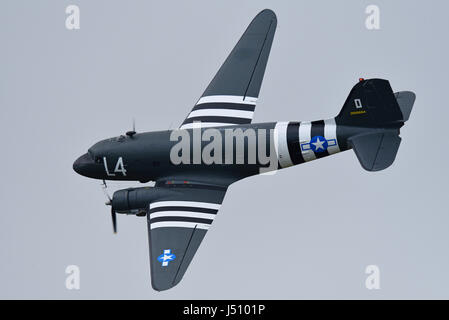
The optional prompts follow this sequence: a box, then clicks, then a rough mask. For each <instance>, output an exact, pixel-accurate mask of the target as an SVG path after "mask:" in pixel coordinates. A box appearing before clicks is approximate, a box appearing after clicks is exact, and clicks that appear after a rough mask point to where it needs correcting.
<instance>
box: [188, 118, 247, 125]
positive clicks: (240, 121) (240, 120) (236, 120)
mask: <svg viewBox="0 0 449 320" xmlns="http://www.w3.org/2000/svg"><path fill="white" fill-rule="evenodd" d="M194 121H201V122H203V123H204V122H219V123H229V124H231V123H232V124H246V123H251V119H246V118H238V117H217V116H202V117H191V118H187V119H186V120H184V123H183V125H184V124H186V123H191V122H194Z"/></svg>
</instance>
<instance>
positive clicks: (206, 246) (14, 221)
mask: <svg viewBox="0 0 449 320" xmlns="http://www.w3.org/2000/svg"><path fill="white" fill-rule="evenodd" d="M69 4H76V5H78V6H79V7H80V9H81V29H80V30H77V31H69V30H67V29H66V28H65V18H66V14H65V8H66V6H67V5H69ZM369 4H377V5H378V6H379V7H380V14H381V21H380V26H381V29H380V30H377V31H368V30H367V29H366V28H365V24H364V21H365V18H366V15H365V8H366V6H367V5H369ZM264 8H270V9H272V10H274V11H275V12H276V14H277V17H278V29H277V33H276V36H275V39H274V43H273V47H272V51H271V56H270V60H269V62H268V66H267V70H266V74H265V80H264V83H263V85H262V90H261V94H260V97H259V102H258V107H257V109H256V114H255V121H256V122H264V121H276V120H315V119H322V118H328V117H332V116H334V115H336V114H337V113H338V111H339V110H340V108H341V106H342V104H343V102H344V100H345V99H346V97H347V95H348V93H349V91H350V89H351V88H352V86H353V85H354V84H355V83H356V81H357V79H358V78H359V77H365V78H371V77H380V78H386V79H389V80H390V82H391V84H392V86H393V89H394V90H396V91H400V90H412V91H415V92H416V94H417V101H416V103H415V108H414V110H413V112H412V115H411V118H410V121H409V122H408V123H407V125H406V126H405V127H404V128H403V129H402V130H401V131H402V132H401V136H402V138H403V141H402V145H401V147H400V149H399V153H398V156H397V159H396V162H395V163H394V165H393V166H392V167H390V168H389V169H387V170H385V171H382V172H378V173H370V172H366V171H364V170H363V169H362V168H361V166H360V165H359V163H358V161H357V159H356V157H355V155H354V154H353V152H352V151H348V152H345V153H342V154H338V155H336V156H333V157H328V158H326V159H322V160H319V161H314V162H311V163H306V164H304V165H301V166H297V167H293V168H289V169H285V170H282V171H280V172H278V174H277V175H274V176H257V177H253V178H250V179H246V180H243V181H241V182H239V183H237V184H235V185H233V186H232V187H231V188H230V189H229V192H228V193H227V195H226V198H225V202H224V203H223V206H222V209H221V211H220V213H219V216H218V217H217V219H215V221H214V225H213V227H212V228H211V230H210V231H209V232H208V234H207V235H206V238H205V241H204V242H203V244H202V246H201V247H200V249H199V251H198V253H197V255H196V257H195V258H194V260H193V262H192V264H191V266H190V268H189V270H188V271H187V273H186V275H185V277H184V279H183V281H182V282H181V283H180V284H179V285H178V286H177V287H175V288H174V289H171V290H169V291H167V292H162V293H157V292H155V291H153V290H152V289H151V286H150V278H149V262H148V243H147V241H148V240H147V230H146V228H147V226H146V221H145V219H144V218H137V217H132V216H119V217H118V227H119V233H118V235H113V234H112V227H111V221H110V217H109V211H108V210H109V208H107V207H106V206H105V205H104V200H105V199H104V195H103V194H102V191H101V188H100V182H99V181H94V180H89V179H86V178H83V177H81V176H79V175H77V174H76V173H75V172H73V170H72V163H73V161H74V160H75V159H76V157H78V156H79V155H81V154H82V153H84V152H86V150H87V148H88V147H89V146H91V145H92V144H93V143H94V142H96V141H97V140H100V139H102V138H106V137H110V136H116V135H119V134H121V133H123V132H125V131H126V130H128V129H129V128H131V125H132V118H135V119H136V125H137V130H138V131H152V130H161V129H166V128H169V127H171V128H174V127H177V126H178V125H179V124H180V123H181V122H182V120H183V119H184V117H185V115H186V114H187V113H188V111H189V110H190V109H191V107H192V105H193V104H194V103H195V101H196V100H197V98H198V97H199V96H200V94H201V93H202V92H203V90H204V88H205V87H206V86H207V84H208V83H209V81H210V80H211V79H212V77H213V75H214V74H215V72H216V71H217V70H218V68H219V66H220V65H221V63H222V62H223V60H224V59H225V58H226V56H227V54H228V53H229V52H230V50H231V49H232V47H233V46H234V44H235V43H236V42H237V40H238V38H239V37H240V35H241V34H242V33H243V31H244V30H245V28H246V26H247V25H248V24H249V22H250V21H251V19H252V18H253V17H254V16H255V15H256V14H257V13H258V12H259V11H260V10H262V9H264ZM448 9H449V4H448V3H447V1H442V0H441V1H436V0H435V1H431V2H429V1H405V0H402V1H399V0H397V1H380V0H378V1H359V0H351V1H344V5H343V2H341V1H339V2H337V1H330V0H328V1H324V0H321V1H307V2H306V1H263V0H262V1H260V0H257V1H256V0H254V1H237V0H227V1H206V0H204V1H188V2H181V1H176V2H173V1H165V2H161V1H105V0H102V1H100V0H97V1H81V0H78V1H57V0H53V1H50V0H48V1H44V0H42V1H31V0H29V1H18V0H14V1H12V0H7V1H2V2H1V3H0V21H1V27H0V43H1V50H0V61H1V68H0V107H1V108H0V110H1V116H0V128H1V129H0V130H2V136H3V137H4V139H3V150H4V151H3V152H2V157H1V164H0V167H1V168H2V176H1V177H2V183H1V184H0V188H1V190H0V197H1V198H0V200H1V203H2V213H1V215H0V298H61V299H72V298H73V299H79V298H137V299H159V298H162V299H175V298H176V299H182V298H184V299H189V298H194V299H196V298H203V299H213V298H237V299H240V298H254V299H258V298H261V299H262V298H263V299H272V298H274V299H277V298H287V299H298V298H343V299H344V298H361V299H389V298H446V299H447V298H449V289H448V288H449V276H448V274H447V270H448V269H449V256H448V254H447V252H448V246H449V233H448V229H449V212H448V209H447V204H446V201H445V200H446V196H447V180H448V168H447V157H448V156H449V154H448V151H447V149H448V148H447V145H446V140H447V119H448V118H449V108H447V98H445V97H444V96H443V93H446V91H447V74H448V71H449V70H448V69H449V63H448V59H447V57H448V56H449V46H448V44H447V40H446V39H447V30H449V21H448V19H447V12H448ZM129 185H130V184H120V183H111V184H110V186H111V188H110V189H111V190H110V191H111V192H112V190H115V189H118V188H120V187H125V186H129ZM132 185H138V183H137V184H132ZM70 264H76V265H78V266H80V268H81V290H79V291H69V290H67V289H66V288H65V285H64V283H65V278H66V274H65V273H64V271H65V267H66V266H67V265H70ZM370 264H375V265H378V266H379V267H380V272H381V289H380V290H371V291H370V290H367V289H366V288H365V285H364V284H365V278H366V275H365V273H364V270H365V267H366V266H367V265H370Z"/></svg>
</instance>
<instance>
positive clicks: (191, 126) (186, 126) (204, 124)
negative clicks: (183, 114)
mask: <svg viewBox="0 0 449 320" xmlns="http://www.w3.org/2000/svg"><path fill="white" fill-rule="evenodd" d="M224 126H235V123H219V122H193V123H186V124H183V125H182V126H181V127H179V129H194V128H210V127H224Z"/></svg>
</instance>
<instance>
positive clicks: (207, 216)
mask: <svg viewBox="0 0 449 320" xmlns="http://www.w3.org/2000/svg"><path fill="white" fill-rule="evenodd" d="M161 217H187V218H200V219H208V220H214V218H215V217H216V215H215V214H210V213H200V212H188V211H182V212H181V211H160V212H152V213H150V219H154V218H161ZM166 220H172V219H166Z"/></svg>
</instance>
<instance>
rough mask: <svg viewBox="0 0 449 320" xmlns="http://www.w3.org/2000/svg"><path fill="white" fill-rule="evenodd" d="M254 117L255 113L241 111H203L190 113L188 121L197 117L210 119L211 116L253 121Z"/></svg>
mask: <svg viewBox="0 0 449 320" xmlns="http://www.w3.org/2000/svg"><path fill="white" fill-rule="evenodd" d="M253 115H254V112H253V111H241V110H229V109H202V110H195V111H192V112H190V114H189V116H188V117H187V119H189V118H196V117H209V116H212V117H234V118H246V119H252V118H253Z"/></svg>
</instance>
